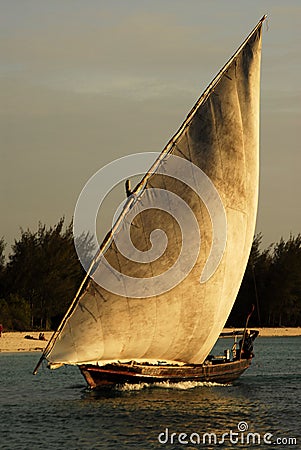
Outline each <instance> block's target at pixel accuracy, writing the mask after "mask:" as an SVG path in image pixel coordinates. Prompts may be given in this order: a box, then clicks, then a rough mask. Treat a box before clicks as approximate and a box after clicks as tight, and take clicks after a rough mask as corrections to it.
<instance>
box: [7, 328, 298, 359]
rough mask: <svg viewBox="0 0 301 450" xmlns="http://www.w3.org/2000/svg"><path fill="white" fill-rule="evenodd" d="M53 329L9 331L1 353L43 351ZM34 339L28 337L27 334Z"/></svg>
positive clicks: (268, 332)
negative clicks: (40, 337) (42, 338)
mask: <svg viewBox="0 0 301 450" xmlns="http://www.w3.org/2000/svg"><path fill="white" fill-rule="evenodd" d="M234 329H235V330H239V329H241V328H225V329H224V330H223V331H233V330H234ZM256 329H257V330H259V337H258V338H260V337H292V336H301V327H295V328H290V327H283V328H256ZM52 333H53V332H52V331H45V332H44V335H45V339H46V340H45V341H40V340H39V339H38V338H39V332H38V331H22V332H21V331H7V332H2V336H1V337H0V353H19V352H20V353H21V352H42V351H43V350H44V348H45V347H46V345H47V343H48V341H49V339H50V338H51V336H52ZM27 335H29V336H32V337H33V338H34V339H26V338H25V336H27Z"/></svg>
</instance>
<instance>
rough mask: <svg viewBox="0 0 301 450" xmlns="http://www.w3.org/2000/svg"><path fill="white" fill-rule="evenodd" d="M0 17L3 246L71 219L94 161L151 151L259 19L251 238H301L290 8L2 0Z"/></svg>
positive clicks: (297, 16)
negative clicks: (256, 177) (23, 233)
mask: <svg viewBox="0 0 301 450" xmlns="http://www.w3.org/2000/svg"><path fill="white" fill-rule="evenodd" d="M0 8H1V9H0V12H1V14H0V78H1V83H0V90H1V101H0V114H1V121H0V127H1V130H0V136H1V142H0V155H1V159H0V161H1V164H0V180H1V191H0V211H1V222H0V237H1V236H3V237H4V239H5V241H6V242H7V243H8V247H7V248H8V251H9V250H10V245H11V244H12V243H13V241H14V239H15V238H18V237H20V227H22V228H23V229H27V228H29V229H31V230H32V231H34V230H36V229H37V226H38V222H39V221H41V222H42V223H46V224H47V225H54V224H56V223H57V222H58V220H59V219H60V217H62V216H65V217H66V221H67V222H70V220H71V218H72V216H73V212H74V208H75V205H76V201H77V198H78V196H79V194H80V192H81V190H82V188H83V187H84V184H85V183H86V182H87V181H88V179H89V178H90V177H91V176H92V175H93V174H94V173H95V172H96V171H97V170H98V169H100V168H101V167H103V166H104V165H105V164H107V163H109V162H110V161H113V160H114V159H116V158H119V157H121V156H125V155H128V154H132V153H135V152H144V151H161V150H162V148H163V147H164V146H165V144H166V143H167V141H168V140H169V138H170V137H171V136H172V135H173V134H174V133H175V132H176V131H177V129H178V127H179V126H180V124H181V123H182V121H183V120H184V118H185V117H186V115H187V113H188V112H189V110H190V109H191V107H192V105H193V104H194V102H195V101H196V100H197V98H198V97H199V96H200V94H201V93H202V91H203V90H204V89H205V88H206V86H207V85H208V84H209V82H210V81H211V80H212V78H213V77H214V76H215V74H216V73H217V72H218V71H219V69H220V68H221V67H222V66H223V65H224V63H225V62H226V61H227V60H228V58H229V57H230V56H231V55H232V54H233V53H234V51H235V50H236V48H237V47H238V46H239V45H240V43H241V42H242V41H243V40H244V38H245V37H246V36H247V35H248V33H249V32H250V31H251V29H252V28H253V27H254V26H255V25H256V23H257V22H258V20H259V19H260V18H261V17H262V16H263V15H264V14H268V21H267V22H266V23H265V24H264V27H263V54H262V85H261V86H262V88H261V157H260V158H261V160H260V196H259V209H258V219H257V228H256V231H257V232H262V233H263V236H264V239H263V244H264V245H265V246H267V245H269V244H270V243H272V242H277V241H279V239H280V238H281V237H282V236H283V237H284V238H285V239H287V238H288V237H289V235H290V233H293V234H297V233H299V232H301V208H300V194H301V187H300V175H299V174H300V166H301V164H300V163H301V157H300V144H299V141H300V139H299V133H298V131H299V128H300V126H301V120H300V119H301V117H300V116H301V114H300V113H301V95H300V79H301V76H300V75H301V50H300V42H301V36H300V34H301V31H300V30H301V3H300V1H299V0H295V1H293V0H287V1H286V2H283V1H278V0H260V1H256V0H253V1H252V2H250V1H239V2H238V1H234V0H227V1H225V0H218V1H215V0H212V1H209V0H208V1H205V0H186V1H185V2H184V1H178V0H160V1H159V0H152V1H150V0H148V1H147V0H85V1H83V0H81V1H80V0H51V1H46V0H0ZM104 216H105V213H104ZM107 223H108V222H107V221H106V219H104V220H103V225H104V226H106V224H107Z"/></svg>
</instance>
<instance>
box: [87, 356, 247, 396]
mask: <svg viewBox="0 0 301 450" xmlns="http://www.w3.org/2000/svg"><path fill="white" fill-rule="evenodd" d="M250 364H251V359H241V360H237V361H229V362H222V363H216V364H194V365H183V366H180V365H151V364H149V365H148V364H131V363H128V364H121V363H112V364H106V365H104V366H97V365H92V364H83V365H80V366H79V369H80V371H81V373H82V375H83V376H84V378H85V380H86V381H87V383H88V385H89V387H90V388H92V389H95V388H101V387H114V386H116V385H123V384H126V383H128V384H137V383H149V384H153V383H160V382H170V383H178V382H183V381H198V382H204V381H205V382H215V383H231V382H232V381H234V380H236V379H237V378H238V377H239V376H240V375H241V374H242V373H243V372H244V371H245V370H246V369H247V368H248V367H249V366H250Z"/></svg>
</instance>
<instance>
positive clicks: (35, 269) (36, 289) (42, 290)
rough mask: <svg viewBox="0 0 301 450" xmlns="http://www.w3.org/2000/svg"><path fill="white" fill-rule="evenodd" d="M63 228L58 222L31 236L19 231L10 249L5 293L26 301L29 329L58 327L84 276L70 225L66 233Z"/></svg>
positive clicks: (27, 231) (62, 222)
mask: <svg viewBox="0 0 301 450" xmlns="http://www.w3.org/2000/svg"><path fill="white" fill-rule="evenodd" d="M63 225H64V219H61V220H60V221H59V222H58V223H57V225H55V226H54V227H49V228H46V226H45V225H42V224H41V223H40V224H39V227H38V230H37V231H36V232H34V233H33V232H31V231H30V230H26V231H24V230H21V237H20V239H19V240H16V241H15V243H14V245H13V246H12V250H13V252H12V254H11V255H10V256H9V262H8V264H7V268H6V290H7V294H8V295H9V294H14V295H16V296H18V297H21V298H23V299H26V303H27V305H28V307H29V311H30V322H29V327H30V328H33V327H38V328H41V329H42V328H43V329H49V328H51V327H52V326H53V325H57V323H56V322H57V321H58V320H60V319H61V317H62V316H63V314H64V313H65V311H66V309H67V307H68V305H69V304H70V302H71V301H72V299H73V297H74V295H75V292H76V290H77V288H78V286H79V284H80V282H81V280H82V278H83V275H84V272H83V269H82V267H81V264H80V262H79V261H78V258H77V255H76V251H75V248H74V244H73V235H72V224H70V225H69V226H67V228H66V229H65V230H63ZM88 250H91V248H90V249H88ZM14 326H16V325H14Z"/></svg>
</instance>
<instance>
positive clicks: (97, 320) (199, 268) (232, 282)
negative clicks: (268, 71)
mask: <svg viewBox="0 0 301 450" xmlns="http://www.w3.org/2000/svg"><path fill="white" fill-rule="evenodd" d="M261 28H262V20H261V21H260V22H259V23H258V25H257V26H256V27H255V28H254V30H253V31H252V32H251V34H250V35H249V36H248V38H247V39H246V41H245V42H244V43H243V44H242V46H241V47H240V48H239V49H238V51H237V52H236V53H235V54H234V56H233V57H232V58H231V59H230V60H229V62H228V63H227V64H226V65H225V66H224V68H223V69H222V70H221V72H220V73H219V74H218V75H217V77H216V78H215V79H214V80H213V82H212V83H211V84H210V86H209V87H208V88H207V90H206V91H205V92H204V94H203V95H202V96H201V97H200V99H199V100H198V102H197V103H196V105H195V106H194V108H193V109H192V110H191V112H190V114H189V115H188V117H187V119H186V120H185V122H184V123H183V125H182V126H181V128H180V130H179V131H178V132H177V133H176V134H175V136H174V137H173V139H172V140H171V141H170V142H169V143H168V145H167V146H166V148H165V149H164V150H163V152H162V154H161V157H160V158H159V160H158V161H157V164H156V165H155V168H154V170H153V171H152V173H149V174H148V175H147V177H146V178H145V179H144V182H143V189H142V188H141V189H140V188H139V186H138V189H137V196H138V199H139V201H142V202H143V201H147V203H148V204H149V205H151V206H152V208H151V209H149V210H147V211H144V212H142V213H141V214H139V215H138V216H137V217H136V218H135V219H134V220H133V221H132V222H131V224H130V233H131V238H132V242H133V245H134V246H135V247H137V249H138V250H140V252H145V251H147V250H149V248H150V242H149V237H150V234H151V232H152V231H153V230H154V229H163V230H164V232H165V233H166V236H167V238H168V244H167V248H166V251H165V252H164V254H163V255H161V256H160V257H159V258H157V259H156V260H155V261H152V262H149V263H147V262H143V263H139V262H135V261H133V260H131V259H130V257H129V255H127V257H126V256H124V255H123V254H122V253H121V251H120V250H119V248H118V247H117V245H116V243H115V241H114V238H113V239H111V240H110V241H109V244H108V245H107V246H106V248H105V250H104V252H103V254H104V256H105V258H106V260H107V263H106V262H105V261H104V259H103V256H101V257H100V258H99V264H98V268H97V269H96V272H95V275H96V277H97V278H98V279H99V280H101V278H102V277H105V276H107V275H106V274H107V266H108V265H111V266H112V267H114V268H115V269H116V270H117V271H118V272H120V273H122V274H125V275H127V276H128V277H134V278H139V277H141V278H144V279H145V278H147V279H149V280H152V281H150V283H151V282H153V283H156V279H159V275H160V274H162V273H165V272H166V270H167V269H169V268H170V267H172V266H173V264H174V263H175V262H176V261H177V258H178V255H179V253H180V252H181V246H182V241H183V236H182V235H181V230H180V227H179V226H178V225H177V223H176V221H175V220H174V218H173V217H172V215H171V214H169V213H168V211H167V212H166V211H163V210H162V209H160V208H159V206H158V208H157V209H156V205H160V201H161V200H162V195H164V194H162V191H171V192H172V193H174V194H176V195H177V196H179V197H181V199H183V200H184V202H185V203H186V204H187V205H188V206H189V209H190V210H192V211H193V214H194V216H195V218H196V221H197V224H198V226H199V230H200V236H201V244H200V249H199V251H198V252H197V254H196V260H195V262H194V265H193V267H192V268H191V270H190V272H189V273H188V275H187V276H186V277H184V279H183V280H182V281H181V282H180V283H179V284H176V285H175V286H174V287H173V288H171V289H168V290H166V291H164V289H163V292H159V293H157V292H156V291H155V290H154V295H152V296H149V294H148V293H147V292H145V294H146V295H145V296H144V298H142V297H143V296H141V298H137V297H136V296H135V295H133V293H131V291H129V295H125V296H124V295H119V294H118V289H117V293H116V290H115V291H114V292H112V291H110V290H107V289H105V288H104V287H102V286H100V285H99V284H98V283H96V282H95V281H93V280H90V281H89V283H88V286H87V287H86V289H85V290H84V292H83V293H82V294H81V296H80V298H79V300H78V301H77V302H76V304H75V305H74V307H73V308H72V310H71V312H70V313H69V314H68V317H67V318H65V320H64V322H63V326H62V327H61V329H60V331H59V333H58V334H57V335H55V339H54V340H53V341H52V343H51V345H50V346H48V349H47V350H46V353H45V355H44V356H45V357H46V359H47V360H48V361H49V362H50V363H51V364H53V365H56V364H61V363H65V364H81V363H87V362H90V363H99V364H102V363H104V362H105V361H106V362H107V361H112V360H163V359H164V360H168V361H182V362H185V363H202V362H203V361H204V359H205V358H206V356H207V354H208V353H209V351H210V350H211V348H212V347H213V345H214V343H215V342H216V340H217V338H218V336H219V333H220V332H221V330H222V328H223V326H224V324H225V322H226V320H227V318H228V315H229V313H230V311H231V308H232V306H233V303H234V301H235V298H236V296H237V292H238V290H239V287H240V284H241V280H242V277H243V274H244V271H245V267H246V264H247V261H248V257H249V252H250V248H251V244H252V239H253V234H254V229H255V221H256V212H257V199H258V166H259V90H260V54H261ZM170 155H174V156H177V157H179V158H181V159H182V161H189V162H192V163H193V164H194V165H196V166H197V167H199V168H200V169H201V170H202V171H203V172H204V173H205V174H206V175H207V176H208V177H209V179H210V180H211V182H212V183H213V185H214V186H215V189H216V190H217V192H218V194H219V196H220V199H221V201H222V204H223V207H224V211H225V217H226V224H227V228H226V246H225V249H224V252H223V254H222V255H221V260H220V261H218V262H217V269H216V270H215V272H214V273H213V275H212V276H211V277H210V278H209V279H208V280H207V281H205V282H202V283H201V282H200V277H201V275H202V273H203V270H204V267H205V265H206V261H207V260H208V258H209V255H210V251H211V248H212V244H213V240H214V237H213V226H212V218H210V215H209V213H208V209H207V207H206V205H205V204H204V202H203V200H202V198H201V197H200V196H199V195H197V193H196V192H195V191H194V190H193V189H191V187H189V186H188V185H186V184H185V183H184V182H182V181H180V180H179V179H176V178H173V177H171V176H165V175H164V173H163V172H164V171H165V172H166V173H169V171H172V170H174V168H173V167H172V165H173V164H174V159H172V158H170ZM162 167H164V171H163V170H162ZM190 176H191V177H193V176H194V175H193V174H190ZM194 181H195V180H194ZM141 186H142V185H141ZM141 186H140V187H141ZM199 187H200V186H199ZM139 189H140V191H139ZM204 189H206V187H204ZM205 194H206V193H204V195H205ZM172 208H173V207H172V206H171V212H172V211H173V209H172ZM134 210H135V206H133V208H132V209H131V210H128V212H127V213H125V214H124V217H123V222H122V221H121V222H122V223H121V225H120V227H121V228H120V229H121V236H122V227H123V226H125V224H128V222H129V218H130V214H132V213H133V211H134ZM178 212H179V213H180V215H182V218H183V217H184V216H185V219H184V221H185V220H186V212H185V211H184V210H183V211H182V212H181V210H179V211H178ZM117 234H118V233H117ZM187 234H188V236H189V245H190V246H191V247H190V248H193V247H195V248H198V245H199V236H197V233H193V232H191V233H187ZM217 238H218V237H217ZM194 239H195V242H194ZM121 244H122V242H121ZM171 276H172V275H171ZM114 280H115V283H116V285H118V283H123V282H124V281H123V278H122V277H121V278H120V279H118V278H117V277H115V278H114ZM100 284H101V283H100ZM146 289H147V288H146Z"/></svg>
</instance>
